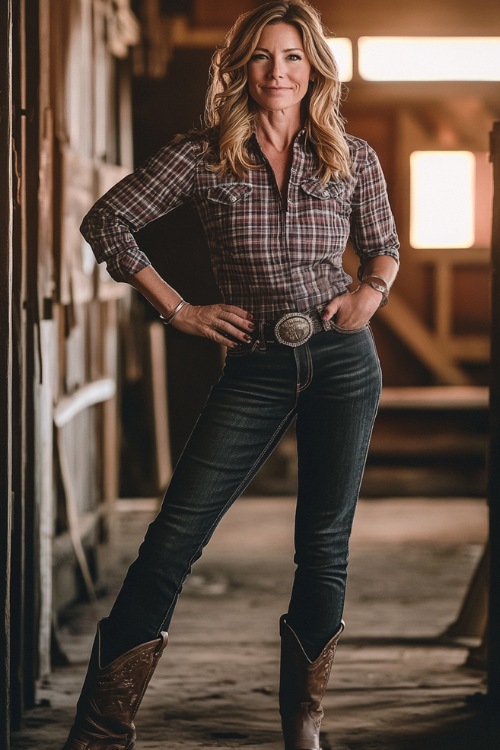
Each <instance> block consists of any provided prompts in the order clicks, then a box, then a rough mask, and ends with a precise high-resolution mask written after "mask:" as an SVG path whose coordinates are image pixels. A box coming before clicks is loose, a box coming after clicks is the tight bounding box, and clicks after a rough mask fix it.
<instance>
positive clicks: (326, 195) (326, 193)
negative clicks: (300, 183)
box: [323, 190, 330, 198]
mask: <svg viewBox="0 0 500 750" xmlns="http://www.w3.org/2000/svg"><path fill="white" fill-rule="evenodd" d="M329 195H330V193H329V192H328V190H323V197H324V198H328V196H329Z"/></svg>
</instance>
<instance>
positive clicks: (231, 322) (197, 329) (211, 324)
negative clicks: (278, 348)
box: [171, 304, 255, 348]
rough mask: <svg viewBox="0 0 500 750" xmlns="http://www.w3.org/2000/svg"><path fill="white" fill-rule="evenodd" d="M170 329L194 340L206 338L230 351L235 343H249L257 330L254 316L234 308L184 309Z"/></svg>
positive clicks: (187, 307) (195, 307)
mask: <svg viewBox="0 0 500 750" xmlns="http://www.w3.org/2000/svg"><path fill="white" fill-rule="evenodd" d="M171 325H173V326H174V327H175V328H178V329H179V331H183V332H184V333H190V334H191V335H193V336H204V337H205V338H207V339H211V340H212V341H216V342H217V343H218V344H224V346H227V347H229V348H232V347H233V346H236V344H235V342H234V340H233V339H236V340H237V341H241V342H243V343H248V342H249V341H251V337H250V334H251V333H252V331H253V330H254V328H255V326H254V324H253V322H252V315H251V313H249V312H246V311H245V310H242V309H241V307H236V306H235V305H222V304H216V305H189V304H187V305H184V307H182V308H181V309H180V310H179V312H178V313H177V315H176V316H175V318H174V319H173V320H172V323H171Z"/></svg>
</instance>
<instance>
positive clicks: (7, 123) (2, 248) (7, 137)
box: [0, 0, 13, 750]
mask: <svg viewBox="0 0 500 750" xmlns="http://www.w3.org/2000/svg"><path fill="white" fill-rule="evenodd" d="M12 22H13V20H12V0H5V2H2V3H0V91H2V96H1V97H0V164H2V169H0V226H1V227H2V231H1V232H0V278H1V279H2V280H3V281H2V294H1V295H0V424H1V425H2V429H1V430H0V474H1V476H2V483H3V487H2V492H1V493H0V672H1V673H2V675H3V677H2V679H1V680H0V747H3V748H5V750H9V748H10V559H11V547H10V545H11V524H12V496H11V492H12V423H11V419H12V403H11V398H12V396H11V389H10V386H11V374H12V260H13V258H12V254H13V246H12V243H13V235H12V227H13V204H12V190H13V175H12V115H13V103H12V41H13V40H12V30H13V27H12Z"/></svg>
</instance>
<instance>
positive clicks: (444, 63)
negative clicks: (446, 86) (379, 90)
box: [358, 36, 500, 81]
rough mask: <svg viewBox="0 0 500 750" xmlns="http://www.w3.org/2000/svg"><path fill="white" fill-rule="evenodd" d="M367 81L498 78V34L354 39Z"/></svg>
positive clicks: (360, 72) (362, 73)
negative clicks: (356, 41) (493, 35)
mask: <svg viewBox="0 0 500 750" xmlns="http://www.w3.org/2000/svg"><path fill="white" fill-rule="evenodd" d="M358 48H359V63H358V64H359V74H360V76H361V77H362V78H364V79H365V80H367V81H500V37H411V36H407V37H382V36H381V37H369V36H364V37H361V38H360V39H359V40H358Z"/></svg>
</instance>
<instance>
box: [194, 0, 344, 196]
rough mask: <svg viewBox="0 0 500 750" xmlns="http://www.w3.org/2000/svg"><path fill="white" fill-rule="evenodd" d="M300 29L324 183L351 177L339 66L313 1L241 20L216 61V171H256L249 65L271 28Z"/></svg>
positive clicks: (274, 1) (274, 2)
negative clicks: (250, 149)
mask: <svg viewBox="0 0 500 750" xmlns="http://www.w3.org/2000/svg"><path fill="white" fill-rule="evenodd" d="M277 23H288V24H291V25H293V26H295V27H296V28H297V30H298V31H299V33H300V35H301V37H302V42H303V45H304V51H305V54H306V56H307V58H308V60H309V62H310V64H311V66H312V68H313V71H314V77H313V80H312V81H311V83H310V86H309V91H308V93H307V94H306V97H305V99H304V106H305V113H306V120H305V128H306V133H307V137H308V139H309V141H310V142H311V143H312V145H313V146H314V149H315V151H316V154H317V156H318V159H319V163H320V167H319V175H320V176H321V178H322V180H323V181H324V182H327V181H328V180H329V179H331V178H342V177H346V176H347V175H348V174H349V173H350V158H349V149H348V145H347V143H346V139H345V130H344V120H343V118H342V117H341V115H340V102H341V98H342V84H341V83H340V80H339V72H338V67H337V63H336V62H335V59H334V57H333V55H332V53H331V51H330V48H329V46H328V44H327V42H326V39H325V36H326V34H327V31H326V29H325V28H324V27H323V25H322V23H321V19H320V15H319V13H318V11H316V10H315V9H314V8H313V7H312V6H311V5H310V4H309V3H308V2H307V0H289V1H288V2H282V1H281V0H271V2H267V3H265V4H264V5H261V6H259V7H258V8H256V9H255V10H251V11H249V12H248V13H244V14H243V15H241V16H240V17H239V18H238V19H237V20H236V23H235V24H234V26H233V27H232V28H231V30H230V31H229V33H228V34H227V36H226V39H225V41H224V44H223V45H221V47H219V48H218V49H217V50H216V51H215V54H214V56H213V58H212V66H211V70H210V78H209V86H208V91H207V97H206V104H205V117H204V120H205V125H206V126H207V127H208V128H212V129H214V130H215V132H216V133H217V136H218V137H217V140H218V154H217V157H216V159H215V162H214V163H213V164H212V166H211V168H212V169H213V170H214V171H216V172H228V171H229V172H233V173H234V174H237V175H240V174H241V172H242V170H243V169H255V168H256V165H255V162H252V161H251V159H250V157H249V155H248V153H247V151H246V148H245V146H246V142H247V141H248V139H249V138H250V136H251V135H252V134H253V133H254V132H255V127H256V120H257V109H256V107H255V105H254V103H253V101H252V99H251V97H250V96H249V94H248V86H247V63H248V61H249V60H250V58H251V57H252V55H253V52H254V50H255V48H256V47H257V43H258V41H259V37H260V34H261V32H262V30H263V28H264V26H266V25H267V24H277Z"/></svg>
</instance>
